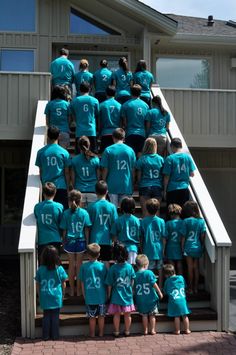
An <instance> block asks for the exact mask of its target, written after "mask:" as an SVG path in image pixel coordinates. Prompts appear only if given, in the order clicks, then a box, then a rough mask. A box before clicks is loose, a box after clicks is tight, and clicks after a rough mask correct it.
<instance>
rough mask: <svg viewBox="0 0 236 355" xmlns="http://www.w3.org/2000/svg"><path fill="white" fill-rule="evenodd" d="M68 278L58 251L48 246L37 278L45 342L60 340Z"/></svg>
mask: <svg viewBox="0 0 236 355" xmlns="http://www.w3.org/2000/svg"><path fill="white" fill-rule="evenodd" d="M67 277H68V276H67V274H66V272H65V270H64V269H63V267H62V266H60V259H59V256H58V252H57V249H56V248H55V247H54V246H52V245H47V246H46V247H45V248H44V250H43V253H42V255H41V266H40V267H39V269H38V270H37V272H36V276H35V280H36V282H37V293H38V294H39V301H40V307H41V308H42V309H43V329H42V332H43V340H48V339H49V338H50V336H51V338H52V339H53V340H57V339H58V338H59V314H60V308H61V307H62V299H63V290H64V289H65V287H66V283H65V281H66V279H67Z"/></svg>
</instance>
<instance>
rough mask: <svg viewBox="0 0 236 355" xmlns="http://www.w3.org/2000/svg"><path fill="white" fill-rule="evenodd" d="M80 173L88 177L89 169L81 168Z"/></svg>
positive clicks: (86, 167)
mask: <svg viewBox="0 0 236 355" xmlns="http://www.w3.org/2000/svg"><path fill="white" fill-rule="evenodd" d="M81 169H82V173H83V176H87V177H88V176H89V168H88V166H82V168H81Z"/></svg>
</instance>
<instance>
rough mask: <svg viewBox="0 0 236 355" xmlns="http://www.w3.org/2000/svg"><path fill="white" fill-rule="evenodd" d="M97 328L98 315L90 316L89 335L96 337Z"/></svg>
mask: <svg viewBox="0 0 236 355" xmlns="http://www.w3.org/2000/svg"><path fill="white" fill-rule="evenodd" d="M95 330H96V317H91V318H89V336H90V337H91V338H94V337H95Z"/></svg>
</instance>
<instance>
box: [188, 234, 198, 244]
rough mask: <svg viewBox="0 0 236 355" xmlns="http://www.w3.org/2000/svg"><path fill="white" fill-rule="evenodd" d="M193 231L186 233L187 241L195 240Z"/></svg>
mask: <svg viewBox="0 0 236 355" xmlns="http://www.w3.org/2000/svg"><path fill="white" fill-rule="evenodd" d="M195 239H196V238H195V232H194V231H190V232H189V233H188V241H189V242H194V241H195Z"/></svg>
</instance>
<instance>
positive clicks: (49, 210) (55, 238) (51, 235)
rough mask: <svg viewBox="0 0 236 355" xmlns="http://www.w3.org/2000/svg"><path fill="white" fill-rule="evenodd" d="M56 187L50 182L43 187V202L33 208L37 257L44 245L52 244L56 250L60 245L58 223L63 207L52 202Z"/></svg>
mask: <svg viewBox="0 0 236 355" xmlns="http://www.w3.org/2000/svg"><path fill="white" fill-rule="evenodd" d="M56 190H57V189H56V186H55V185H54V184H53V183H52V182H46V183H45V184H44V185H43V197H44V201H42V202H39V203H37V204H36V205H35V206H34V215H35V218H36V221H37V229H38V256H39V259H40V255H41V253H42V250H43V248H44V247H45V245H48V244H53V245H54V246H55V247H56V248H57V249H58V250H59V248H60V245H61V231H60V227H59V226H60V221H61V218H62V214H63V206H62V205H61V204H60V203H58V202H54V201H53V199H54V197H55V194H56Z"/></svg>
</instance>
